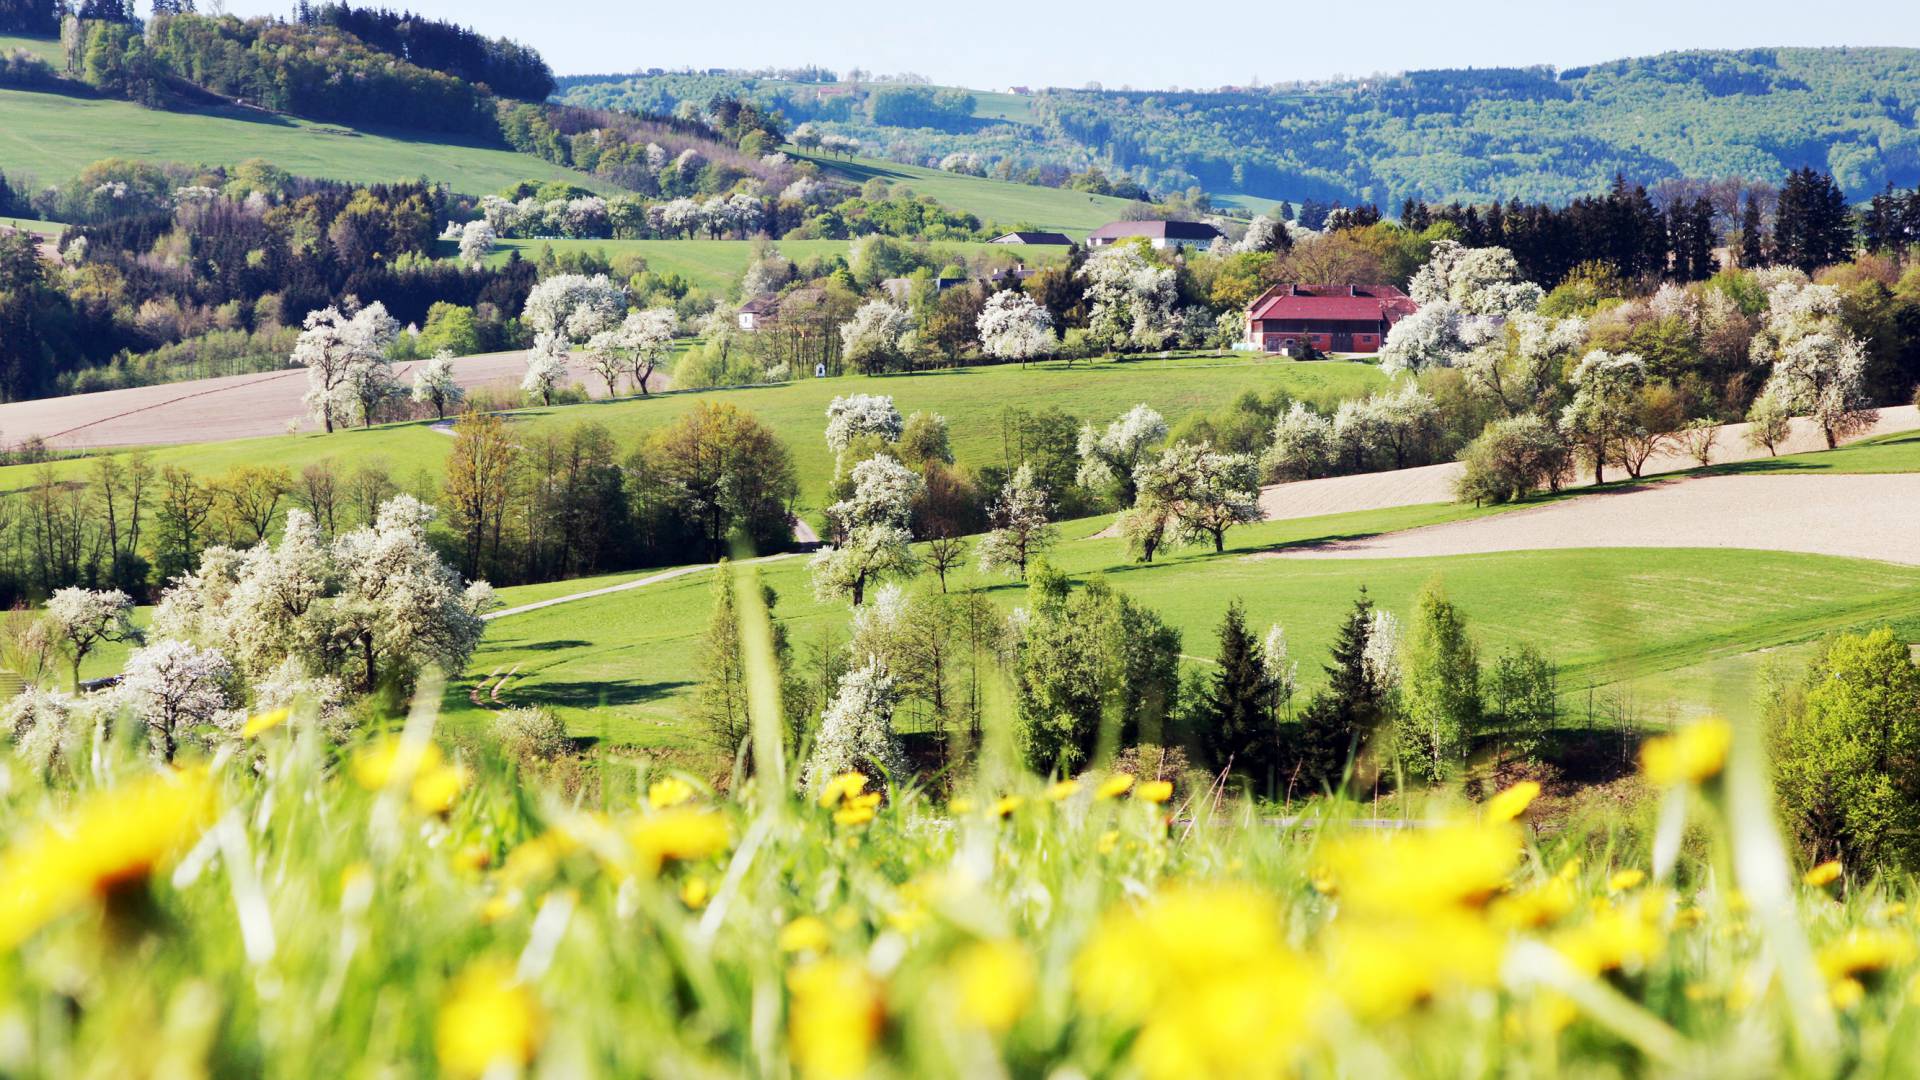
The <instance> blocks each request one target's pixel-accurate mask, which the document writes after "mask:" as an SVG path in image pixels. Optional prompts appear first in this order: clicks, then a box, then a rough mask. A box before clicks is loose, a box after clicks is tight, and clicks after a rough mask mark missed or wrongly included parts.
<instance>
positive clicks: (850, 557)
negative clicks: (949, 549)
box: [808, 454, 926, 607]
mask: <svg viewBox="0 0 1920 1080" xmlns="http://www.w3.org/2000/svg"><path fill="white" fill-rule="evenodd" d="M852 480H853V493H852V494H850V495H849V496H847V497H846V498H845V499H842V500H840V501H839V502H837V503H834V504H833V505H832V506H829V507H828V508H827V531H828V536H829V540H830V541H831V546H828V547H825V548H822V549H821V550H820V551H819V553H818V554H816V555H815V556H814V557H813V560H812V562H811V563H809V564H808V569H809V570H810V571H811V572H812V575H813V591H814V594H815V595H816V596H818V597H819V598H820V599H822V600H831V599H846V600H848V601H850V602H851V603H852V604H853V605H854V606H855V607H859V606H860V604H861V603H862V602H863V601H864V600H865V599H866V591H867V586H868V585H871V584H872V583H874V582H875V581H877V580H880V579H881V578H884V577H889V576H894V575H904V574H911V573H913V572H914V571H916V570H917V569H918V568H919V561H918V560H917V559H916V558H915V557H914V554H913V534H912V533H911V532H910V531H908V528H907V523H908V521H910V520H911V519H912V517H913V503H914V500H915V499H917V498H919V496H920V494H921V493H922V492H923V491H925V490H926V482H925V481H923V480H921V479H920V477H919V475H918V474H916V473H915V472H914V471H913V470H911V469H909V468H907V467H906V466H905V465H902V464H900V462H899V461H897V460H895V459H894V458H893V457H891V456H890V455H887V454H878V455H875V456H874V457H871V458H868V459H867V460H865V461H863V462H861V463H860V464H858V465H856V466H854V468H853V473H852Z"/></svg>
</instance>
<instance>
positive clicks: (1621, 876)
mask: <svg viewBox="0 0 1920 1080" xmlns="http://www.w3.org/2000/svg"><path fill="white" fill-rule="evenodd" d="M1646 880H1647V872H1646V871H1645V870H1640V869H1637V868H1631V867H1630V868H1628V869H1626V870H1622V871H1620V872H1618V873H1616V874H1614V875H1613V876H1612V877H1610V878H1608V879H1607V891H1608V892H1610V893H1622V892H1627V891H1629V890H1632V889H1637V888H1639V887H1640V886H1641V884H1642V883H1644V882H1645V881H1646Z"/></svg>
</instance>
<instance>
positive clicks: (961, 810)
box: [947, 796, 973, 817]
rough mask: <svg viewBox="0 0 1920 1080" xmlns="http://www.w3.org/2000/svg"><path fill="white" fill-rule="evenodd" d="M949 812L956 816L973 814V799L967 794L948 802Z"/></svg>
mask: <svg viewBox="0 0 1920 1080" xmlns="http://www.w3.org/2000/svg"><path fill="white" fill-rule="evenodd" d="M947 813H949V814H952V815H953V816H954V817H960V816H962V815H964V814H971V813H973V800H972V799H969V798H967V797H965V796H961V797H960V798H958V799H954V800H953V801H951V802H949V803H947Z"/></svg>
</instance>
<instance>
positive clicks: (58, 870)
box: [0, 769, 216, 949]
mask: <svg viewBox="0 0 1920 1080" xmlns="http://www.w3.org/2000/svg"><path fill="white" fill-rule="evenodd" d="M215 810H216V807H215V799H214V786H213V782H212V780H211V779H210V778H209V777H208V775H207V773H206V770H204V769H189V770H186V771H184V772H179V773H158V774H153V775H148V776H143V777H140V778H138V779H134V780H129V781H127V782H126V783H123V784H122V785H121V786H119V787H117V788H112V789H105V790H101V791H98V792H95V793H94V794H92V795H90V796H89V797H88V798H87V799H86V800H85V801H84V802H82V803H81V804H80V805H79V806H78V807H76V808H75V809H73V810H72V811H70V812H68V813H67V814H65V815H64V816H62V817H59V818H55V819H51V820H47V821H43V822H41V823H40V824H38V825H33V826H28V827H26V828H23V829H21V830H20V831H19V833H18V834H17V837H16V839H15V840H14V842H13V844H12V846H10V847H9V848H8V849H7V851H6V853H5V854H4V855H0V949H11V948H13V947H14V946H16V945H18V944H20V943H21V942H23V941H25V940H26V939H27V938H29V937H32V936H33V934H34V933H35V932H36V931H37V930H39V929H40V928H41V927H42V926H44V925H46V924H47V923H48V922H50V921H52V920H53V919H54V918H56V917H58V916H59V915H61V914H63V913H64V912H67V911H69V910H71V909H73V908H74V907H76V906H78V905H80V904H82V903H84V902H85V901H87V900H88V899H89V898H91V897H99V896H106V895H108V894H110V893H113V892H116V891H118V890H120V889H122V888H129V887H133V886H136V885H141V884H144V883H145V882H146V880H147V878H148V875H150V874H151V873H152V872H153V871H154V870H155V869H156V868H158V867H160V866H161V865H162V864H164V863H165V862H167V861H168V860H169V859H171V858H172V857H173V856H174V855H176V854H178V853H179V852H180V851H182V850H184V849H185V848H186V847H187V846H188V845H190V844H192V842H193V840H194V839H195V837H197V836H198V835H199V834H200V831H201V830H202V829H203V828H204V827H205V826H206V825H208V824H209V823H210V822H211V821H212V820H213V817H214V813H215Z"/></svg>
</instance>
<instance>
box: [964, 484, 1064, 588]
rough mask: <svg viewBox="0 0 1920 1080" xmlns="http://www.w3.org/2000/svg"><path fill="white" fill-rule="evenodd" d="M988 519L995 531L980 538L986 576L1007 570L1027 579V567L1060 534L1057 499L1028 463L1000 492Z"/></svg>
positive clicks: (988, 513)
mask: <svg viewBox="0 0 1920 1080" xmlns="http://www.w3.org/2000/svg"><path fill="white" fill-rule="evenodd" d="M987 519H988V521H989V523H991V525H992V526H993V528H992V531H991V532H989V533H987V535H985V536H983V537H981V538H980V572H981V573H983V574H990V573H992V572H994V571H995V570H1006V571H1010V572H1012V574H1013V575H1014V576H1015V577H1017V578H1019V579H1021V580H1022V581H1024V580H1026V577H1027V564H1028V563H1030V562H1032V561H1033V560H1034V559H1035V558H1036V557H1038V556H1039V555H1040V554H1041V553H1042V552H1044V551H1046V550H1047V549H1048V548H1050V547H1052V546H1053V543H1054V540H1055V539H1056V538H1057V536H1058V533H1059V530H1057V529H1055V528H1054V527H1053V525H1052V521H1053V500H1051V499H1049V498H1047V493H1046V490H1045V489H1044V488H1042V487H1041V486H1040V484H1039V481H1037V480H1035V479H1034V475H1033V466H1032V465H1030V464H1026V463H1022V464H1021V466H1020V467H1019V468H1018V469H1015V470H1014V471H1013V476H1011V477H1009V478H1008V480H1007V485H1006V486H1005V487H1003V488H1001V489H1000V497H999V498H998V499H996V500H995V501H994V504H993V506H992V508H991V509H989V510H988V512H987Z"/></svg>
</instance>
